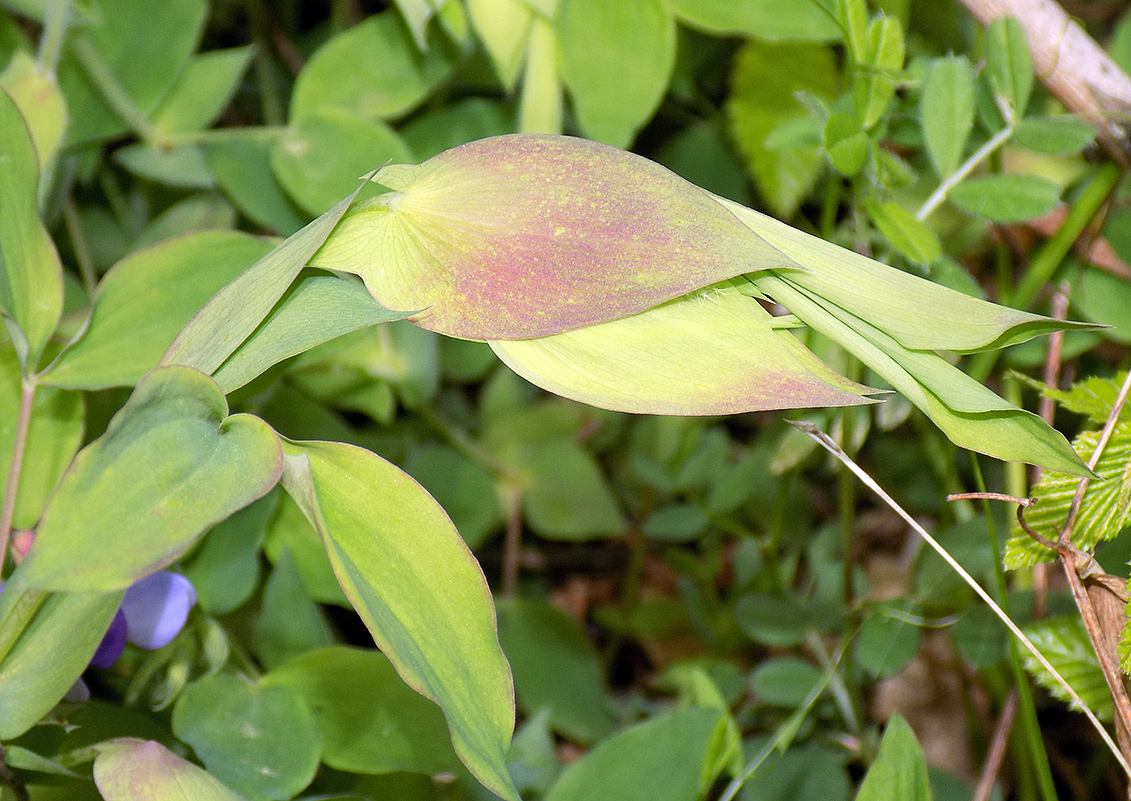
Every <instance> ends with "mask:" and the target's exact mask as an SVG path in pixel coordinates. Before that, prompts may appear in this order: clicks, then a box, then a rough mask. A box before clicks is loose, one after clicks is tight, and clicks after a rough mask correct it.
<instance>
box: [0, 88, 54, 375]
mask: <svg viewBox="0 0 1131 801" xmlns="http://www.w3.org/2000/svg"><path fill="white" fill-rule="evenodd" d="M38 202H39V158H38V157H37V155H36V152H35V145H34V144H33V143H32V138H31V134H30V133H29V131H28V127H27V125H26V124H25V123H24V118H23V116H22V115H21V114H20V110H19V108H18V107H17V106H16V104H15V103H14V102H13V101H12V99H11V97H9V96H8V94H7V92H5V91H3V90H0V317H7V318H9V319H10V320H11V321H12V322H13V323H15V325H16V329H15V331H14V332H13V331H12V329H10V332H11V333H12V334H13V336H12V340H13V343H14V344H15V345H16V349H17V353H18V354H19V356H20V363H21V366H24V367H25V369H34V368H35V364H36V362H37V361H38V359H39V354H40V352H41V351H42V350H43V346H44V345H45V344H46V343H47V340H48V338H49V337H50V336H51V334H52V333H53V332H54V331H55V325H56V324H57V323H58V322H59V315H60V314H61V313H62V309H63V268H62V266H61V265H60V263H59V254H58V253H56V252H55V245H54V244H52V242H51V237H50V236H48V234H47V229H46V228H44V227H43V223H42V222H40V220H39V210H38V208H39V207H38Z"/></svg>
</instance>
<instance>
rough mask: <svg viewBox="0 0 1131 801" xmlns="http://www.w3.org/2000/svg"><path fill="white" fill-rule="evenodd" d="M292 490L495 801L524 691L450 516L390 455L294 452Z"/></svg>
mask: <svg viewBox="0 0 1131 801" xmlns="http://www.w3.org/2000/svg"><path fill="white" fill-rule="evenodd" d="M286 451H287V456H286V469H285V472H284V479H283V480H284V486H285V487H286V489H287V491H288V493H290V495H291V496H292V497H293V498H294V499H295V501H296V502H297V503H298V504H299V505H300V506H301V507H302V508H303V511H304V513H305V514H306V515H307V518H308V519H309V520H310V521H311V523H312V524H314V525H315V526H316V527H317V528H318V530H319V532H320V533H321V535H322V537H323V540H324V542H325V544H326V548H327V551H328V552H329V555H330V559H331V562H332V563H333V565H334V572H335V574H336V575H337V577H338V581H339V582H340V583H341V585H342V589H343V590H345V592H346V595H347V596H349V598H350V601H351V602H352V603H353V605H354V608H355V609H357V611H358V613H359V614H360V615H361V617H362V620H364V621H365V624H366V626H367V628H368V629H369V632H370V634H372V635H373V638H374V640H375V641H376V642H377V644H378V646H379V647H380V648H381V650H382V652H383V653H384V654H385V655H386V656H388V657H389V659H390V661H392V663H393V664H394V665H395V666H396V668H397V672H398V673H400V675H401V678H403V679H404V680H405V681H406V682H407V683H408V684H409V686H411V687H413V689H415V690H417V692H420V693H421V694H422V695H424V696H426V697H428V698H431V699H432V700H434V701H436V703H438V704H439V705H440V707H441V708H442V709H443V710H444V712H445V714H446V715H447V717H448V726H449V728H450V730H451V735H452V744H453V745H454V746H455V749H456V752H457V753H458V754H459V756H460V758H461V759H462V760H463V762H464V764H465V765H467V767H468V769H469V770H470V771H471V772H472V773H473V774H474V775H475V776H476V778H478V779H479V780H480V781H481V782H483V783H484V785H485V786H487V787H488V788H489V789H491V790H492V791H494V792H495V793H497V794H499V795H501V796H503V797H504V798H507V799H510V801H518V792H517V791H516V790H515V788H514V785H513V782H512V781H511V778H510V776H509V775H508V773H507V769H506V750H507V746H508V744H509V742H510V737H511V733H512V731H513V728H514V694H513V693H514V690H513V685H512V683H511V677H510V671H509V669H508V667H507V663H506V659H505V658H504V657H503V653H502V649H500V648H499V645H498V639H497V636H496V633H495V619H494V609H493V607H492V605H491V594H490V591H489V590H488V588H487V582H486V580H485V579H484V578H483V574H482V573H481V572H480V571H479V567H478V565H477V563H476V562H475V559H474V557H473V556H472V555H471V552H470V551H468V550H467V546H466V545H464V543H463V540H462V539H460V536H459V533H458V532H457V531H456V530H455V527H454V526H453V525H452V523H451V521H450V520H449V519H448V517H447V515H445V514H444V511H443V509H441V508H440V506H439V505H438V504H437V503H436V502H435V501H434V500H433V499H432V498H431V497H430V496H429V495H428V493H426V492H425V491H424V490H423V488H421V487H420V485H419V484H417V483H416V482H415V481H413V480H412V479H411V478H410V477H409V476H408V475H406V474H405V473H403V472H401V471H400V470H399V469H398V468H396V467H395V466H393V465H392V464H390V463H389V462H386V461H385V460H384V459H381V458H380V457H379V456H377V455H375V454H373V453H370V452H369V451H365V450H362V449H361V448H356V447H353V446H350V445H345V444H341V443H328V442H304V443H289V444H287V446H286Z"/></svg>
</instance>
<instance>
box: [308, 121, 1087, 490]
mask: <svg viewBox="0 0 1131 801" xmlns="http://www.w3.org/2000/svg"><path fill="white" fill-rule="evenodd" d="M373 180H374V181H376V182H378V183H380V184H382V185H384V186H386V187H388V188H389V189H391V190H393V191H391V192H389V193H388V194H385V195H381V196H379V197H377V198H374V199H372V200H370V201H368V202H366V203H364V204H362V205H360V206H359V207H357V208H355V209H354V210H352V211H351V212H350V213H349V214H348V215H347V216H346V217H345V218H344V219H343V220H342V222H341V223H340V224H339V226H338V228H337V229H336V230H335V232H334V233H333V234H332V235H331V236H330V238H329V239H328V241H327V242H326V244H325V245H324V246H323V247H322V249H321V250H320V251H319V252H318V253H317V254H316V255H315V257H314V260H313V263H314V264H315V265H317V266H321V267H325V268H329V269H334V270H339V271H345V272H351V273H357V274H359V275H361V277H362V278H363V279H364V280H365V283H366V285H367V287H368V288H369V290H370V292H371V293H372V294H373V296H374V297H375V298H376V299H377V300H378V301H379V302H380V303H382V304H383V305H385V306H387V307H389V308H391V309H402V310H422V311H420V312H419V313H417V314H416V315H415V316H414V317H413V318H412V319H413V320H414V321H415V322H416V323H417V324H418V325H421V326H423V327H425V328H428V329H431V330H434V331H437V332H440V333H443V334H447V335H450V336H455V337H463V338H468V339H482V340H486V341H488V342H489V343H490V344H491V347H492V348H493V349H494V350H495V352H496V353H497V354H498V355H499V357H500V358H501V359H502V360H503V361H504V362H506V363H507V364H508V365H509V366H510V367H511V368H512V369H514V370H515V371H516V372H518V373H519V374H521V375H523V376H524V377H526V378H528V379H529V380H531V381H532V382H534V383H536V384H539V385H540V386H543V387H545V388H546V389H549V390H551V391H553V392H556V393H558V394H561V395H564V396H566V397H570V398H574V399H576V400H580V401H584V402H586V403H590V404H593V405H596V406H602V407H605V408H610V409H616V410H620V411H628V412H639V413H656V414H731V413H737V412H746V411H755V410H767V409H789V408H804V407H824V406H846V405H854V404H864V403H870V402H873V399H872V398H870V397H869V395H871V394H874V393H876V392H877V391H878V390H873V389H870V388H868V387H865V386H862V385H859V384H856V383H855V382H852V381H849V380H848V379H846V378H844V377H842V376H840V375H837V374H836V373H835V372H833V371H832V370H830V369H829V368H828V367H827V366H826V365H824V364H823V363H822V362H820V361H819V360H818V359H817V357H816V356H814V355H813V354H812V353H811V352H809V351H808V350H806V349H805V348H804V347H803V346H802V345H801V343H800V342H799V341H798V339H796V338H795V337H794V336H793V335H792V334H790V333H789V331H788V330H786V329H787V328H788V327H790V326H793V325H796V322H797V320H800V321H801V322H803V323H804V324H806V325H808V326H810V327H812V328H814V329H815V330H817V331H819V332H821V333H822V334H824V335H826V336H827V337H829V338H831V339H833V340H834V341H836V342H838V343H839V344H840V345H841V346H843V347H844V348H845V349H847V350H848V351H849V352H851V353H852V354H854V355H855V356H856V357H857V358H859V359H860V360H861V361H862V362H864V364H866V365H867V366H868V367H869V368H871V369H872V370H873V371H874V372H875V373H876V374H877V375H879V376H881V377H882V378H883V379H884V380H886V381H887V382H888V383H889V384H890V385H891V386H892V387H894V388H895V389H897V390H898V391H900V392H902V393H903V394H905V395H906V396H907V397H908V398H909V399H910V400H911V401H912V402H913V403H914V404H915V405H916V406H917V407H919V408H920V409H921V410H922V411H923V412H924V413H926V414H927V415H928V416H929V417H931V418H932V419H933V420H934V421H935V423H936V424H937V425H938V426H939V427H940V428H941V429H942V430H943V431H944V432H945V433H946V434H947V436H949V437H950V438H951V439H952V440H953V441H954V442H955V443H957V444H959V445H961V446H962V447H966V448H970V449H972V450H976V451H980V452H982V453H986V454H989V455H991V456H996V457H998V458H1002V459H1007V460H1013V461H1022V462H1031V463H1033V464H1039V465H1042V466H1045V467H1049V468H1053V469H1056V470H1060V471H1065V472H1073V473H1080V472H1082V471H1083V470H1084V468H1083V465H1082V464H1081V463H1080V461H1079V459H1078V457H1077V456H1076V455H1075V453H1074V452H1073V451H1072V449H1071V448H1070V447H1069V445H1068V443H1067V442H1066V441H1065V440H1064V438H1063V437H1061V436H1060V435H1059V434H1058V433H1056V432H1055V431H1053V430H1052V429H1050V428H1049V427H1048V426H1046V425H1045V424H1044V423H1043V422H1042V421H1041V420H1040V419H1038V418H1037V417H1035V416H1034V415H1031V414H1029V413H1028V412H1025V411H1023V410H1021V409H1019V408H1017V407H1015V406H1013V405H1012V404H1010V403H1008V402H1007V401H1005V400H1003V399H1001V398H999V397H998V396H997V395H995V394H994V393H993V392H991V391H990V390H988V389H986V388H985V387H983V386H982V385H980V384H978V383H977V382H975V381H973V380H972V379H970V378H969V377H968V376H966V375H965V374H964V373H962V372H961V371H959V370H958V369H957V368H955V367H954V366H953V365H951V363H950V362H948V361H946V360H945V359H944V358H943V357H942V356H940V355H938V353H936V350H949V351H952V352H954V353H972V352H975V351H979V350H984V349H989V348H995V347H1001V346H1003V345H1007V344H1014V343H1016V342H1020V341H1023V340H1025V339H1028V338H1030V337H1032V336H1035V335H1037V334H1041V333H1046V332H1049V331H1051V330H1053V329H1055V328H1058V327H1062V326H1063V325H1065V324H1062V323H1058V322H1056V321H1053V320H1050V319H1047V318H1044V317H1040V316H1038V315H1034V314H1029V313H1026V312H1021V311H1016V310H1012V309H1007V308H1004V307H1001V306H997V305H994V304H992V303H988V302H985V301H981V300H978V299H975V298H971V297H967V296H965V295H962V294H960V293H958V292H954V291H952V290H949V289H946V288H944V287H941V286H938V285H935V284H933V283H931V282H929V281H926V280H923V279H920V278H916V277H914V276H911V275H908V274H906V273H903V272H900V271H898V270H895V269H893V268H890V267H887V266H885V265H882V264H880V263H878V262H875V261H872V260H871V259H868V258H865V257H864V256H860V255H858V254H855V253H852V252H850V251H846V250H844V249H843V248H840V247H837V246H836V245H832V244H830V243H827V242H824V241H822V240H820V239H818V238H816V237H812V236H809V235H807V234H804V233H802V232H800V231H797V230H795V229H793V228H791V227H790V226H788V225H785V224H784V223H781V222H778V221H776V220H773V219H772V218H769V217H765V216H763V215H761V214H758V213H756V212H753V211H751V210H750V209H747V208H745V207H742V206H739V205H737V204H734V203H731V202H729V201H726V200H723V199H721V198H717V197H715V196H713V195H711V194H709V193H707V192H705V191H703V190H701V189H699V188H698V187H695V186H693V185H692V184H689V183H687V182H686V181H684V180H682V179H681V178H679V177H677V176H675V175H674V174H672V173H670V172H668V171H667V170H666V169H664V168H662V167H660V166H659V165H657V164H654V163H652V162H650V161H648V160H646V159H643V158H641V157H639V156H635V155H633V154H630V153H626V152H624V151H621V150H618V149H616V148H611V147H607V146H604V145H600V144H597V143H594V142H589V141H585V140H581V139H573V138H567V137H554V136H538V135H512V136H502V137H496V138H493V139H487V140H482V141H479V142H473V143H471V144H468V145H463V146H461V147H458V148H455V149H453V150H450V151H447V152H445V153H442V154H440V155H439V156H436V157H435V158H433V159H431V160H429V161H427V162H425V163H423V164H421V165H419V166H405V165H391V166H388V167H385V168H384V169H383V170H381V171H380V172H378V173H377V174H376V176H375V177H374V178H373ZM751 295H753V296H754V298H752V297H750V296H751ZM755 298H763V299H767V300H771V299H772V300H774V301H777V302H779V303H781V304H783V305H784V306H786V307H787V308H788V309H789V311H790V312H792V314H793V315H794V317H786V318H775V317H774V316H772V315H771V314H770V312H768V311H767V310H766V308H764V307H763V305H761V304H760V303H759V302H758V301H757V300H756V299H755ZM1067 325H1072V324H1067Z"/></svg>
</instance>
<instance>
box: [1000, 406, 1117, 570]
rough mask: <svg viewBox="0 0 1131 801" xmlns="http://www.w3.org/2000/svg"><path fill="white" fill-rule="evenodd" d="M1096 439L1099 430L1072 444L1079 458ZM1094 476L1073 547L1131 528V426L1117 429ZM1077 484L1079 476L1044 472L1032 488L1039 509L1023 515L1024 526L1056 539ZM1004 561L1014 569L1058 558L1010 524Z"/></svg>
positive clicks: (1079, 515)
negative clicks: (1026, 524) (1009, 536)
mask: <svg viewBox="0 0 1131 801" xmlns="http://www.w3.org/2000/svg"><path fill="white" fill-rule="evenodd" d="M1099 436H1100V432H1098V431H1085V432H1084V433H1082V434H1080V435H1079V436H1077V437H1076V439H1074V440H1073V441H1072V446H1073V447H1074V448H1075V449H1076V452H1077V453H1079V454H1080V456H1081V457H1082V458H1088V457H1090V456H1091V455H1092V451H1093V450H1095V447H1096V443H1097V441H1098V440H1099ZM1095 473H1096V475H1097V476H1098V478H1093V479H1092V480H1091V481H1089V482H1088V489H1087V491H1086V492H1085V493H1084V498H1083V499H1082V500H1081V501H1080V508H1079V511H1078V512H1077V515H1076V523H1075V525H1074V526H1073V528H1072V544H1073V545H1075V546H1076V547H1077V548H1080V549H1081V550H1084V551H1090V550H1092V549H1093V548H1095V546H1096V544H1097V543H1099V542H1102V541H1104V540H1110V539H1112V538H1113V537H1115V536H1116V535H1118V534H1119V532H1121V531H1122V530H1123V528H1124V527H1125V526H1127V525H1128V524H1131V422H1121V423H1119V424H1117V425H1116V426H1115V429H1114V431H1113V432H1112V435H1111V439H1110V440H1108V443H1107V446H1106V447H1105V448H1104V452H1103V455H1102V456H1101V457H1100V461H1099V463H1097V464H1096V467H1095ZM1079 483H1080V479H1079V477H1078V476H1074V475H1065V474H1063V473H1054V472H1047V473H1045V474H1044V475H1043V476H1042V477H1041V480H1040V481H1039V482H1038V483H1037V484H1036V486H1034V487H1033V489H1032V495H1033V497H1034V498H1036V499H1037V505H1036V506H1033V507H1030V508H1029V509H1027V510H1026V511H1025V522H1026V523H1028V524H1029V527H1030V528H1032V529H1033V530H1034V531H1035V532H1037V533H1038V534H1040V535H1042V536H1044V537H1046V538H1048V539H1051V540H1056V539H1058V538H1059V536H1060V534H1059V532H1060V527H1061V526H1063V525H1064V522H1065V521H1066V520H1067V519H1068V509H1069V507H1070V506H1071V504H1072V498H1073V497H1074V496H1075V495H1076V488H1077V486H1078V485H1079ZM1004 558H1005V564H1006V567H1008V568H1009V569H1011V570H1015V569H1017V568H1019V567H1023V566H1026V565H1032V564H1036V563H1038V562H1047V561H1051V560H1052V559H1055V558H1056V552H1055V551H1051V550H1050V549H1048V548H1046V547H1045V546H1043V545H1041V544H1040V543H1038V542H1036V541H1034V540H1033V539H1032V538H1031V537H1029V536H1028V535H1027V534H1025V533H1024V532H1023V531H1021V528H1020V526H1019V525H1018V524H1017V523H1014V525H1013V536H1012V537H1011V538H1010V539H1009V542H1007V543H1006V547H1005V557H1004Z"/></svg>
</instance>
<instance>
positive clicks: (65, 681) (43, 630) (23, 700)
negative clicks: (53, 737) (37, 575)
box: [0, 571, 122, 740]
mask: <svg viewBox="0 0 1131 801" xmlns="http://www.w3.org/2000/svg"><path fill="white" fill-rule="evenodd" d="M20 574H21V571H17V572H16V573H14V574H13V575H12V576H11V577H10V578H9V580H8V583H7V585H6V586H5V588H4V592H2V593H0V621H2V622H3V625H4V626H5V627H8V626H11V625H15V618H16V617H18V615H15V614H13V612H14V611H15V609H16V607H17V606H18V605H20V604H34V603H38V602H40V601H39V600H37V599H39V598H41V597H42V594H41V593H39V592H37V591H34V590H32V591H27V592H25V591H24V590H25V587H26V584H25V583H24V582H23V580H22V577H21V575H20ZM121 600H122V593H120V592H114V593H108V594H102V593H81V594H71V593H53V594H51V595H48V596H47V597H46V599H44V600H42V601H41V603H42V605H41V606H39V608H38V610H36V611H35V614H34V616H33V617H32V618H31V620H30V622H29V624H28V626H27V628H25V629H24V630H23V632H21V633H20V635H19V638H18V639H17V640H16V642H15V644H14V646H13V647H12V650H11V651H10V652H9V653H8V654H7V656H5V657H4V659H3V661H0V740H10V739H12V738H14V737H18V736H19V735H21V734H23V733H24V732H25V731H27V730H28V729H30V728H31V727H32V726H33V725H35V723H36V722H37V721H38V720H39V719H40V718H41V717H43V716H44V715H46V714H47V713H48V712H49V711H50V710H51V707H53V706H55V704H56V703H58V702H59V700H60V699H61V698H62V697H63V694H64V693H66V692H67V690H68V689H69V688H70V686H71V685H72V684H73V683H74V681H75V679H77V678H78V677H79V676H80V675H81V674H82V672H83V671H84V670H86V667H87V664H88V663H89V662H90V658H91V657H92V656H94V652H95V650H96V649H97V648H98V644H99V643H100V642H101V641H102V636H103V635H104V634H105V633H106V629H107V628H108V627H109V626H110V621H111V619H113V617H114V613H115V612H117V611H118V605H119V604H120V602H121Z"/></svg>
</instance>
